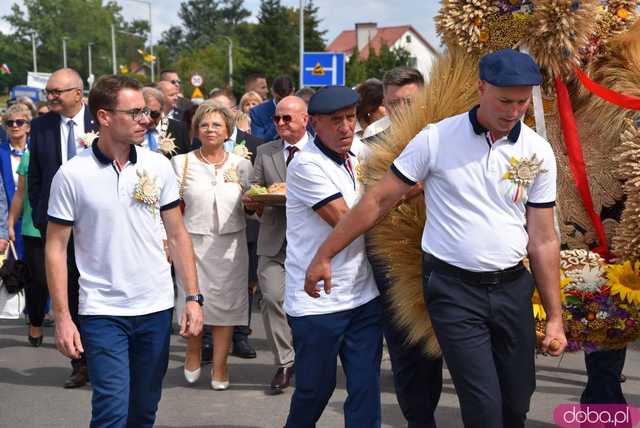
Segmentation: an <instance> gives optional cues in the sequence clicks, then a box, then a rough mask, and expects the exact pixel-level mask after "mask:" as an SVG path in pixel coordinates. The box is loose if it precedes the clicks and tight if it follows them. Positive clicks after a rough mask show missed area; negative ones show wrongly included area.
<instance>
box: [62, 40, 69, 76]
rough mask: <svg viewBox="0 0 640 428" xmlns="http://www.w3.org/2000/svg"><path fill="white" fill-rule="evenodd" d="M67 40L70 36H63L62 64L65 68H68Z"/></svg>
mask: <svg viewBox="0 0 640 428" xmlns="http://www.w3.org/2000/svg"><path fill="white" fill-rule="evenodd" d="M67 40H69V38H68V37H63V38H62V66H63V67H64V68H67Z"/></svg>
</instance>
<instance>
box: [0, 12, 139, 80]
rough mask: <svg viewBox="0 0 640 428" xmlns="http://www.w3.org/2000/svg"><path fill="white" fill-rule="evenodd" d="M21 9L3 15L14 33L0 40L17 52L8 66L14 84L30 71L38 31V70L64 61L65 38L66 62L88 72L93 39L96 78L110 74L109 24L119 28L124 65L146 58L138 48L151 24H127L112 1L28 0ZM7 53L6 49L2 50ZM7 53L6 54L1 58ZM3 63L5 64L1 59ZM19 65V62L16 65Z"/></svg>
mask: <svg viewBox="0 0 640 428" xmlns="http://www.w3.org/2000/svg"><path fill="white" fill-rule="evenodd" d="M22 4H23V5H22V7H21V6H19V5H18V4H15V3H14V4H13V6H12V8H11V13H10V14H9V15H6V16H4V17H3V19H4V20H5V21H7V22H8V23H9V24H10V25H11V27H12V29H13V30H14V32H13V33H12V34H8V35H4V36H3V37H2V40H0V52H3V49H6V47H4V48H3V44H4V43H9V46H13V49H15V50H16V51H18V56H19V57H17V58H12V60H14V61H15V62H14V63H13V64H9V65H10V66H11V67H12V68H13V70H14V73H15V76H14V79H15V80H14V81H12V82H11V83H10V84H11V85H13V84H15V83H24V82H25V81H26V71H29V70H31V68H32V66H31V62H32V61H31V35H30V34H31V33H32V32H34V31H35V32H36V33H37V35H38V36H37V58H38V71H42V72H52V71H54V70H56V69H58V68H60V67H62V65H63V56H62V39H63V37H66V38H67V64H68V66H69V67H72V68H75V69H76V70H78V71H79V72H80V74H81V75H82V76H83V77H85V78H86V77H87V76H88V69H89V64H88V53H87V50H88V49H87V47H88V44H89V43H93V49H92V57H93V73H94V74H95V75H96V76H99V75H101V74H106V73H111V72H112V64H111V25H112V24H113V25H115V26H116V28H117V29H118V30H119V31H125V32H128V33H132V34H134V35H133V36H132V35H129V34H123V33H121V32H118V33H117V34H118V35H117V40H116V46H117V58H118V62H119V63H121V64H128V63H129V62H131V61H133V60H136V61H138V62H142V58H141V56H140V54H139V53H138V52H137V50H138V49H140V48H143V47H144V42H145V40H146V33H147V32H148V30H149V25H148V23H147V22H146V21H133V22H127V21H125V20H124V18H123V17H122V15H121V8H120V6H119V5H118V4H117V3H115V2H114V1H108V2H106V3H104V2H103V1H102V0H65V1H64V2H61V1H59V0H24V1H23V2H22ZM3 53H4V52H3ZM4 57H5V56H4V55H3V58H4ZM2 62H6V61H5V60H3V61H2ZM14 64H15V65H14Z"/></svg>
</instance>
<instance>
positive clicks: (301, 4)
mask: <svg viewBox="0 0 640 428" xmlns="http://www.w3.org/2000/svg"><path fill="white" fill-rule="evenodd" d="M303 63H304V0H300V83H299V85H298V87H299V88H302V87H303V86H304V84H303V76H304V68H303V67H304V66H303Z"/></svg>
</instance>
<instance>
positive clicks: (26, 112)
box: [2, 103, 33, 128]
mask: <svg viewBox="0 0 640 428" xmlns="http://www.w3.org/2000/svg"><path fill="white" fill-rule="evenodd" d="M12 114H16V115H17V114H20V115H23V116H24V117H25V119H26V120H27V122H29V123H31V119H32V118H33V116H32V115H31V110H30V109H29V107H27V106H26V105H24V104H22V103H16V104H12V105H10V106H9V107H8V108H7V110H6V111H5V112H4V114H3V115H2V127H3V128H6V126H5V124H4V121H5V120H8V119H9V116H11V115H12Z"/></svg>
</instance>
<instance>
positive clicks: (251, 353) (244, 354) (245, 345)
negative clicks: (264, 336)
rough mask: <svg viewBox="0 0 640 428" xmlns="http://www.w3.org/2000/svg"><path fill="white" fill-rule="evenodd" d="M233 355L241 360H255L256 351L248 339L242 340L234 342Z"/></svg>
mask: <svg viewBox="0 0 640 428" xmlns="http://www.w3.org/2000/svg"><path fill="white" fill-rule="evenodd" d="M231 355H233V356H236V357H240V358H255V357H256V350H255V349H253V348H252V347H251V345H249V341H248V340H247V339H241V340H238V341H236V342H233V348H232V350H231Z"/></svg>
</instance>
